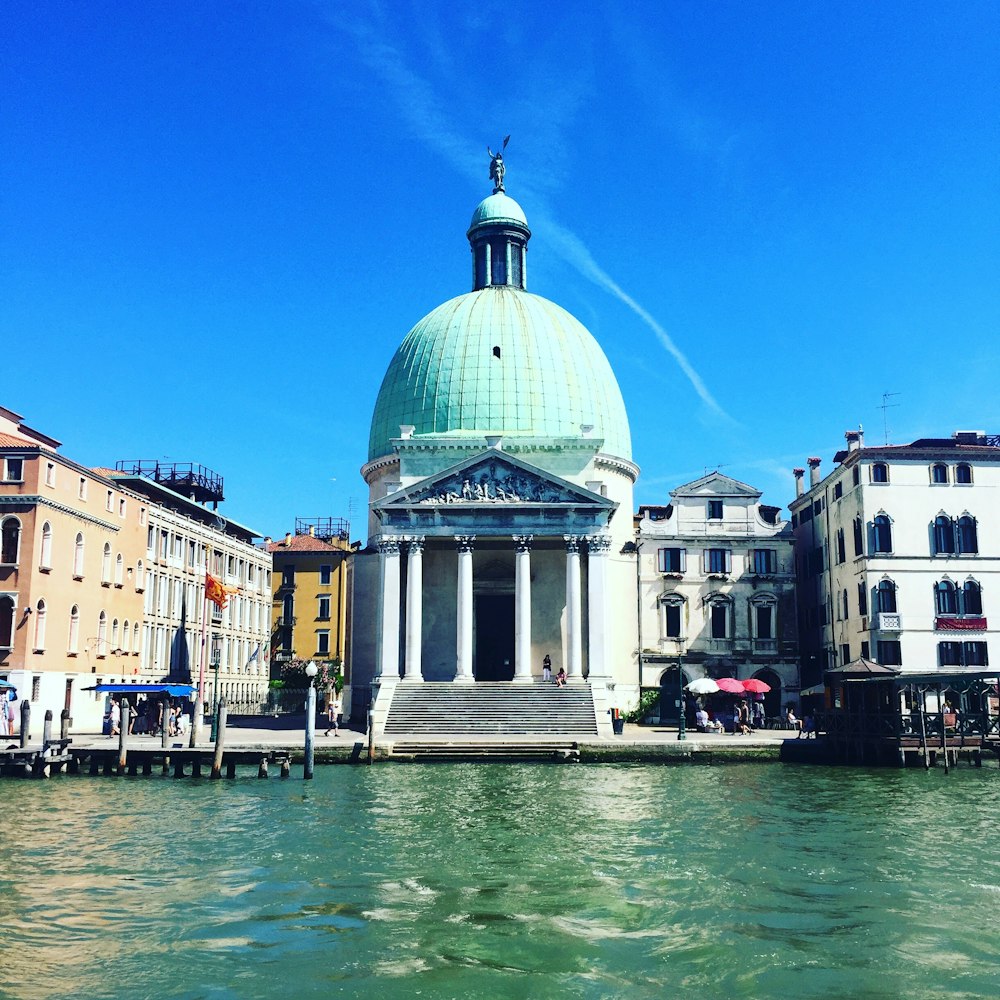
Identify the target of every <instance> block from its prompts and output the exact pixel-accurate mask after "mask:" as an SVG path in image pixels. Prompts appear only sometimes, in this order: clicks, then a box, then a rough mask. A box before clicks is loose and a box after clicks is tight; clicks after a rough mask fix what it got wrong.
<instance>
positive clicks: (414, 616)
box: [403, 535, 424, 681]
mask: <svg viewBox="0 0 1000 1000" xmlns="http://www.w3.org/2000/svg"><path fill="white" fill-rule="evenodd" d="M407 542H408V543H409V544H408V548H407V553H406V658H405V660H404V665H403V680H404V681H422V680H423V679H424V675H423V673H422V672H421V664H420V653H421V646H422V643H423V624H424V536H423V535H411V536H410V537H409V538H408V539H407Z"/></svg>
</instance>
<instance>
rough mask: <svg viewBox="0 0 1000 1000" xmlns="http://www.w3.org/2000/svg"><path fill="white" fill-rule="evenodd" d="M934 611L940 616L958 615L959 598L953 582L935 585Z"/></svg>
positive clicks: (940, 582)
mask: <svg viewBox="0 0 1000 1000" xmlns="http://www.w3.org/2000/svg"><path fill="white" fill-rule="evenodd" d="M934 610H935V612H936V613H937V614H939V615H957V614H958V596H957V595H956V592H955V584H953V583H952V582H951V580H941V581H939V582H938V583H936V584H934Z"/></svg>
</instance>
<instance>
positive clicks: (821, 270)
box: [0, 0, 1000, 537]
mask: <svg viewBox="0 0 1000 1000" xmlns="http://www.w3.org/2000/svg"><path fill="white" fill-rule="evenodd" d="M3 20H4V27H3V31H2V33H0V126H2V135H3V151H2V155H0V211H2V223H0V342H2V343H3V344H4V356H5V364H4V365H3V368H2V370H3V372H4V375H5V378H4V391H3V393H2V394H0V403H2V404H3V405H5V406H8V407H9V408H11V409H13V410H16V411H18V412H20V413H23V414H24V415H25V417H26V421H27V422H28V423H29V424H30V425H32V426H35V427H37V428H39V429H40V430H43V431H45V432H47V433H50V434H52V435H54V436H55V437H57V438H60V439H61V440H62V441H63V442H64V446H63V450H64V451H65V452H66V454H67V455H69V456H70V457H72V458H75V459H77V460H78V461H82V462H84V463H86V464H90V465H104V464H113V463H114V461H115V460H117V459H131V458H147V459H151V458H161V459H164V458H165V459H170V460H175V461H195V462H201V463H203V464H205V465H207V466H209V467H211V468H213V469H215V470H216V471H218V472H220V473H221V474H222V475H223V476H224V477H225V481H226V493H227V497H228V500H227V503H226V504H225V506H224V508H223V510H224V513H226V514H228V515H229V516H230V517H233V518H234V519H236V520H238V521H242V522H244V523H248V524H250V525H251V526H253V527H255V528H257V529H258V530H260V531H261V532H262V533H266V534H271V535H275V536H277V535H280V534H282V533H283V532H284V531H286V530H290V529H291V527H292V525H293V521H294V518H295V517H296V516H315V515H324V516H327V515H328V516H334V517H347V516H349V515H351V514H353V518H352V519H353V522H354V525H355V530H354V532H353V534H354V535H355V537H360V536H361V535H362V534H363V528H364V518H363V511H364V508H365V503H366V499H367V497H366V488H365V486H364V483H363V481H362V480H361V478H360V476H359V474H358V469H359V467H360V466H361V464H362V463H363V462H364V460H365V458H366V448H367V439H368V424H369V420H370V416H371V411H372V407H373V404H374V401H375V396H376V394H377V392H378V388H379V384H380V382H381V379H382V375H383V374H384V372H385V368H386V366H387V365H388V363H389V360H390V358H391V357H392V354H393V352H394V351H395V349H396V347H397V346H398V344H399V342H400V341H401V340H402V338H403V336H404V335H405V333H406V332H407V330H408V329H409V328H410V327H411V326H412V325H413V324H414V323H415V322H416V321H417V320H418V319H420V318H421V317H422V316H423V315H425V314H426V313H427V312H429V311H430V310H431V309H432V308H433V307H434V306H436V305H437V304H439V303H440V302H442V301H444V300H445V299H448V298H450V297H451V296H453V295H456V294H460V293H462V292H464V291H467V290H468V287H469V257H468V249H467V243H466V241H465V235H464V234H465V229H466V226H467V225H468V220H469V217H470V215H471V212H472V209H473V208H474V207H475V205H476V203H477V202H478V201H479V200H480V199H481V198H482V197H483V196H485V195H486V194H488V193H489V191H490V183H489V181H488V179H487V168H488V162H487V158H486V153H485V149H486V146H487V144H492V145H494V147H495V145H496V143H497V142H498V141H499V140H500V139H501V138H502V137H503V136H504V135H506V134H508V133H509V134H511V135H512V139H511V143H510V146H509V148H508V150H507V153H508V155H507V157H506V159H507V167H508V172H507V182H508V183H507V189H508V193H509V194H511V195H512V196H513V197H515V198H517V199H518V201H519V202H520V203H521V205H522V206H523V207H524V209H525V212H526V213H527V216H528V220H529V223H530V224H531V226H532V231H533V237H532V242H531V254H530V268H529V284H530V288H531V290H532V291H534V292H536V293H538V294H540V295H544V296H546V297H547V298H551V299H553V300H555V301H556V302H558V303H560V304H561V305H563V306H564V307H565V308H567V309H569V311H570V312H572V313H574V314H575V315H576V316H577V317H578V318H579V319H580V320H581V321H582V322H583V323H584V324H585V325H586V326H587V327H588V328H589V329H590V330H591V332H592V333H593V334H594V335H595V336H596V337H597V339H598V340H599V341H600V343H601V345H602V347H603V348H604V350H605V352H606V353H607V355H608V357H609V359H610V361H611V364H612V366H613V367H614V369H615V372H616V374H617V376H618V380H619V383H620V385H621V388H622V392H623V394H624V397H625V403H626V406H627V408H628V411H629V415H630V419H631V425H632V437H633V449H634V458H635V460H636V462H637V463H638V464H639V465H640V466H641V467H642V470H643V471H642V476H641V478H640V480H639V483H638V486H637V489H636V503H637V504H639V503H660V502H665V501H666V498H667V494H668V492H669V490H670V489H672V488H674V487H675V486H678V485H680V484H682V483H684V482H686V481H689V480H691V479H693V478H696V477H697V476H699V475H702V474H703V473H704V472H705V471H706V470H709V469H713V468H721V469H722V471H723V472H725V473H727V474H729V475H732V476H735V477H736V478H738V479H742V480H744V481H746V482H749V483H752V484H754V485H756V486H758V487H759V488H761V489H763V490H764V494H765V496H764V499H765V502H769V503H773V504H776V505H785V504H787V502H788V501H789V500H790V499H791V497H792V495H793V483H792V478H791V472H790V470H791V468H792V467H793V466H796V465H803V464H804V462H805V459H806V457H807V456H809V455H820V456H822V457H823V459H824V467H825V468H829V463H830V459H831V457H832V455H833V453H834V452H835V451H836V450H837V449H838V447H839V446H840V445H841V443H842V441H843V437H842V435H843V432H844V431H845V430H846V429H848V428H853V427H857V426H858V424H863V425H864V427H865V430H866V441H867V443H880V442H882V441H883V440H884V439H885V435H884V430H883V411H882V410H880V409H879V406H880V404H881V402H882V394H883V393H886V392H892V393H898V395H895V396H893V397H892V398H891V399H890V402H891V403H892V404H894V405H893V407H892V408H891V409H889V410H887V411H885V412H886V415H887V418H888V435H889V438H890V439H891V440H893V441H907V440H912V439H913V438H916V437H921V436H930V435H934V436H938V435H949V434H950V433H951V432H952V431H953V430H955V429H958V428H962V429H985V430H987V431H990V432H994V433H996V432H1000V396H998V393H997V389H996V382H997V373H998V370H1000V364H998V362H1000V337H998V336H997V334H998V330H1000V266H998V265H1000V186H998V180H1000V134H998V132H1000V97H998V95H1000V59H998V58H997V52H998V46H1000V5H998V4H996V3H994V2H989V3H982V2H976V0H964V2H962V3H940V2H935V3H925V2H920V0H915V2H905V3H903V2H887V3H880V4H870V3H849V2H840V3H836V4H831V3H811V2H801V3H794V4H793V3H790V2H773V3H767V4H765V3H760V4H758V3H752V2H738V3H737V2H733V3H714V4H705V3H693V2H692V3H671V4H663V3H628V4H614V3H611V4H609V3H601V4H597V3H576V4H562V5H543V4H539V3H517V2H508V3H503V4H492V5H486V4H483V5H479V6H472V5H457V4H435V3H426V2H422V3H408V2H406V0H396V2H393V3H383V4H375V3H372V4H368V3H360V2H359V3H332V2H331V3H324V2H315V3H300V2H295V0H286V2H283V3H264V2H256V3H249V2H246V3H236V2H234V3H221V2H205V3H200V2H170V3H167V2H163V3H153V2H147V3H143V4H112V3H108V4H102V3H97V2H86V3H84V2H75V3H69V2H62V3H60V2H47V3H44V4H39V3H37V2H22V0H8V2H7V3H5V4H4V14H3Z"/></svg>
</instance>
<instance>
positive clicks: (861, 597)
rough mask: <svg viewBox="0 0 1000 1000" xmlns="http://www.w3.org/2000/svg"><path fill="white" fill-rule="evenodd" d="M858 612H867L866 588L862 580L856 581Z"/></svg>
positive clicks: (864, 613)
mask: <svg viewBox="0 0 1000 1000" xmlns="http://www.w3.org/2000/svg"><path fill="white" fill-rule="evenodd" d="M858 614H859V615H866V614H868V588H867V587H866V586H865V581H864V580H859V581H858Z"/></svg>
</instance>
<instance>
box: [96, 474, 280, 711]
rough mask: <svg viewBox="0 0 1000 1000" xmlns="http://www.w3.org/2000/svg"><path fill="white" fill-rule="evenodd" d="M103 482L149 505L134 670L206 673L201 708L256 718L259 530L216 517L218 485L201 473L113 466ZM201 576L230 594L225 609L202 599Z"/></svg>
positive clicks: (263, 621)
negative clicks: (220, 703) (221, 704)
mask: <svg viewBox="0 0 1000 1000" xmlns="http://www.w3.org/2000/svg"><path fill="white" fill-rule="evenodd" d="M109 475H111V476H112V478H113V479H114V481H115V482H116V483H120V484H122V485H123V486H126V487H128V488H129V489H130V490H131V491H132V492H133V493H136V494H139V495H141V496H143V497H144V498H146V500H147V501H148V504H149V506H148V524H147V525H146V557H145V566H144V577H145V588H144V595H143V596H144V604H143V637H142V654H141V659H140V663H139V664H138V665H137V668H136V673H141V674H142V675H144V676H153V677H163V676H166V677H170V678H175V679H177V680H184V681H187V680H190V681H191V682H192V683H194V684H198V683H199V680H200V678H201V677H202V675H204V682H205V704H206V705H207V706H211V705H212V704H214V703H215V701H216V700H217V699H218V698H219V697H225V699H226V701H227V703H228V705H229V711H230V713H231V714H237V713H240V712H257V711H259V710H260V707H261V705H263V704H264V703H265V702H266V701H267V687H268V679H269V677H268V675H269V662H268V659H269V650H270V641H271V554H270V553H269V552H267V551H266V550H265V549H264V548H263V547H262V546H259V545H256V544H255V539H257V538H260V537H261V536H260V533H259V532H257V531H254V530H253V529H251V528H248V527H246V526H245V525H243V524H240V523H239V522H238V521H234V520H232V519H231V518H226V517H223V516H221V515H220V514H219V512H218V509H217V502H218V500H220V499H221V491H222V480H221V478H219V477H215V475H214V473H212V472H211V471H210V470H208V469H205V468H203V467H202V466H198V465H190V464H186V463H185V464H183V465H177V464H169V465H166V464H161V463H142V462H137V463H128V462H120V463H119V468H118V469H117V470H115V471H114V472H110V471H109ZM214 480H217V481H218V485H217V487H216V486H215V485H214ZM206 572H207V573H210V574H211V575H212V576H213V577H214V578H215V579H217V580H218V581H219V582H220V583H222V585H223V586H224V587H226V588H227V589H228V590H229V593H228V595H227V602H226V607H225V608H218V607H217V606H216V605H215V604H213V603H212V602H210V601H208V602H206V600H205V574H206ZM206 616H207V617H206ZM203 640H204V645H203V644H202V643H203ZM216 665H217V666H218V669H217V670H216V669H215V668H216ZM216 684H217V685H218V686H216Z"/></svg>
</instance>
